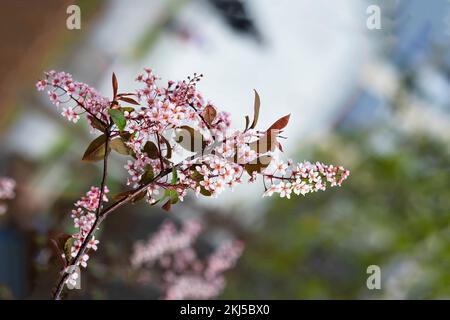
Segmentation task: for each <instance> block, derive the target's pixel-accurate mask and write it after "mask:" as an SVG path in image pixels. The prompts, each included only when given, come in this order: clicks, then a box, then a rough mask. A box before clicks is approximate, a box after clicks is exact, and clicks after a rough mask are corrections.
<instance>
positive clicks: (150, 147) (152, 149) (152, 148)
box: [144, 141, 159, 159]
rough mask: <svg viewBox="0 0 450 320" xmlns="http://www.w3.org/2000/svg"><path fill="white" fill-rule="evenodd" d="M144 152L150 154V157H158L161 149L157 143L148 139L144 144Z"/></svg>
mask: <svg viewBox="0 0 450 320" xmlns="http://www.w3.org/2000/svg"><path fill="white" fill-rule="evenodd" d="M144 152H145V153H146V154H147V155H148V156H149V158H150V159H158V158H159V151H158V147H157V146H156V144H154V143H153V142H151V141H147V142H146V143H145V145H144Z"/></svg>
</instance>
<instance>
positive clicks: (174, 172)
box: [172, 167, 178, 186]
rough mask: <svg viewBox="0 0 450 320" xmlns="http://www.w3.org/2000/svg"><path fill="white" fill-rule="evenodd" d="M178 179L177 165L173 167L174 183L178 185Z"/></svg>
mask: <svg viewBox="0 0 450 320" xmlns="http://www.w3.org/2000/svg"><path fill="white" fill-rule="evenodd" d="M177 181H178V174H177V169H176V168H175V167H173V168H172V185H173V186H174V185H176V184H177Z"/></svg>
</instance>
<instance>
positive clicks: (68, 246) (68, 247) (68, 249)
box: [64, 237, 75, 265]
mask: <svg viewBox="0 0 450 320" xmlns="http://www.w3.org/2000/svg"><path fill="white" fill-rule="evenodd" d="M74 240H75V239H74V238H72V237H69V238H67V240H66V242H65V243H64V257H65V258H66V262H67V264H68V265H69V264H70V261H71V260H72V246H73V242H74Z"/></svg>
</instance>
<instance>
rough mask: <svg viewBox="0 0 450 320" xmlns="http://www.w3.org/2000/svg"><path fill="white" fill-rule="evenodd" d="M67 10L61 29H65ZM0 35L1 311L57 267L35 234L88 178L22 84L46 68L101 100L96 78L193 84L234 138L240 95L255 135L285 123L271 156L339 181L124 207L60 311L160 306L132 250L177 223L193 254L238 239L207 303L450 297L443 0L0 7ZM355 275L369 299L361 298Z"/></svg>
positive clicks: (74, 138) (60, 228) (65, 136)
mask: <svg viewBox="0 0 450 320" xmlns="http://www.w3.org/2000/svg"><path fill="white" fill-rule="evenodd" d="M72 4H76V5H78V6H79V8H80V9H81V10H80V11H81V29H79V30H69V29H68V28H67V26H66V20H67V19H68V17H69V16H70V14H68V13H67V12H66V10H67V7H68V6H69V5H72ZM377 8H378V9H379V14H380V18H381V20H380V28H376V26H375V28H373V24H371V22H370V21H372V22H373V20H371V19H373V18H374V14H376V13H377ZM0 35H1V39H2V41H1V44H0V46H1V50H0V74H1V77H0V97H1V99H0V146H1V149H0V176H4V177H11V178H13V179H14V180H15V181H16V184H17V186H16V190H15V193H16V196H15V198H14V199H13V200H8V201H7V206H8V210H7V212H5V213H3V214H2V215H0V298H1V299H30V298H31V299H33V298H39V299H47V298H50V296H51V290H52V288H53V286H54V285H55V283H56V279H57V277H58V272H59V271H60V268H61V266H60V264H59V261H58V258H57V257H56V256H55V254H54V251H53V248H52V245H51V241H50V239H52V238H55V237H56V235H58V234H60V233H62V232H66V233H70V232H71V230H72V229H71V228H72V221H71V219H70V211H71V209H72V206H73V203H74V202H75V201H76V200H77V199H78V198H80V196H81V195H83V194H84V193H85V192H86V191H87V190H88V188H89V186H91V185H97V184H98V182H99V181H100V175H101V171H100V169H101V168H100V166H97V165H94V164H85V163H82V162H81V156H82V154H83V152H84V149H85V147H86V145H87V143H88V142H89V141H90V140H92V136H91V135H90V133H89V130H88V129H87V125H86V124H79V125H76V126H75V125H72V124H70V123H68V122H66V121H65V120H64V119H63V118H62V117H60V115H59V114H58V111H57V110H56V109H55V108H54V107H53V106H52V105H51V104H50V103H49V102H48V100H47V97H46V96H45V95H42V94H39V93H38V92H36V90H35V82H36V81H37V80H38V79H40V77H41V76H42V72H43V71H44V70H49V69H56V70H64V71H67V72H70V73H71V74H73V76H74V79H76V80H78V81H82V82H86V83H88V84H90V85H92V86H94V87H96V88H98V89H99V91H100V92H102V93H103V94H104V95H106V96H109V95H110V94H111V85H110V79H111V73H112V72H113V71H114V72H115V73H116V75H117V77H118V79H119V83H120V87H121V89H123V91H129V90H133V89H134V78H135V76H136V74H137V73H138V72H140V71H141V69H142V67H144V66H146V67H150V68H153V69H154V70H155V72H156V74H158V75H160V76H161V77H162V78H163V79H164V81H166V80H168V79H184V78H186V76H188V75H191V74H193V73H194V72H198V73H203V74H204V75H205V77H204V79H203V80H202V81H201V83H200V85H199V86H200V90H201V91H202V92H203V94H204V95H205V96H206V97H207V98H208V99H210V100H212V101H214V103H215V104H216V105H217V106H218V107H219V108H221V109H222V110H226V111H229V112H231V114H232V120H233V124H234V127H237V128H238V127H239V128H240V127H242V126H243V123H244V120H243V116H244V115H245V114H249V113H251V110H252V103H253V101H252V100H253V93H252V90H253V89H254V88H255V89H257V90H258V92H259V93H260V96H261V101H262V102H261V117H260V126H261V127H262V128H264V127H267V126H268V125H270V124H271V122H272V120H274V119H276V118H278V117H281V116H283V115H285V114H287V113H291V121H290V124H289V126H288V128H287V130H286V132H285V135H286V136H288V140H287V142H286V143H285V146H284V149H285V151H286V153H287V155H288V156H289V157H291V158H293V159H297V160H299V161H303V160H313V161H316V160H317V161H321V162H324V163H335V164H340V165H343V166H344V167H346V168H348V169H349V170H350V171H351V175H350V178H349V179H348V181H346V183H344V185H343V187H341V188H335V189H331V190H327V192H321V193H315V194H311V195H308V196H306V197H295V198H293V199H291V200H290V201H286V200H284V199H276V198H275V197H273V198H271V199H267V198H264V199H262V198H261V192H262V190H261V186H260V185H258V186H254V185H252V186H249V187H239V188H238V189H237V190H235V192H228V191H227V192H225V193H224V194H223V195H222V196H221V197H220V198H219V199H212V200H210V199H207V200H204V199H196V198H195V197H193V196H191V197H188V199H186V200H185V202H184V203H183V204H182V205H180V206H177V207H175V208H174V210H173V211H172V212H171V213H169V214H167V213H164V212H163V211H162V210H161V209H160V208H156V207H150V206H149V205H147V204H145V203H141V204H137V205H133V206H127V207H124V208H122V209H121V210H120V211H118V212H117V213H116V214H113V215H112V216H111V217H110V218H109V219H108V221H107V222H106V223H105V224H104V225H103V227H102V229H101V230H100V232H99V239H100V241H101V243H100V248H99V251H97V252H96V253H95V254H93V255H92V257H91V258H92V260H91V261H90V265H89V268H88V270H87V271H86V272H84V273H83V274H82V289H83V290H72V291H70V292H69V293H68V295H67V297H68V298H72V299H75V298H77V299H158V298H160V297H161V289H160V288H158V286H156V285H154V283H152V281H150V282H149V283H142V281H137V279H136V277H134V276H130V272H129V266H130V256H131V253H132V247H133V243H135V242H136V241H138V240H143V239H147V238H148V237H149V236H151V235H152V234H153V233H154V232H155V231H156V230H157V229H158V228H159V226H160V225H161V223H162V222H164V221H167V220H172V221H175V223H180V222H181V221H185V220H187V219H192V218H195V219H198V220H200V221H201V222H202V224H203V225H204V229H205V232H204V233H202V235H201V237H200V239H199V242H200V245H199V247H200V249H199V250H200V251H201V252H208V250H210V248H213V247H214V246H215V245H217V244H218V243H220V242H222V241H225V240H224V239H239V240H241V241H243V242H244V243H245V250H244V252H243V255H242V258H241V259H240V260H239V262H238V263H237V265H236V266H235V268H233V269H232V270H230V271H228V272H227V273H226V279H227V283H226V287H225V289H224V290H223V292H222V293H221V294H220V295H219V296H218V298H229V299H313V298H315V299H327V298H333V299H349V298H352V299H448V298H450V272H449V270H450V139H449V138H450V51H449V45H450V41H449V40H450V3H449V2H448V1H445V0H430V1H420V0H404V1H402V0H398V1H387V0H386V1H381V0H371V1H360V0H352V1H348V0H339V1H326V0H315V1H307V0H298V1H287V0H279V1H271V0H246V1H244V0H242V1H241V0H133V1H120V0H111V1H99V0H95V1H88V0H83V1H66V0H64V1H56V0H42V1H2V3H1V4H0ZM124 161H125V160H124V158H121V157H120V156H116V155H115V156H114V157H113V158H112V161H111V170H110V172H111V175H110V177H109V179H108V186H109V187H110V189H111V193H112V194H114V193H117V192H120V191H121V190H124V188H125V186H124V181H125V177H126V171H125V170H124V169H123V165H124ZM72 231H73V230H72ZM369 265H378V266H380V268H381V290H369V289H368V288H367V286H366V279H367V277H368V276H369V275H368V274H367V273H366V269H367V267H368V266H369Z"/></svg>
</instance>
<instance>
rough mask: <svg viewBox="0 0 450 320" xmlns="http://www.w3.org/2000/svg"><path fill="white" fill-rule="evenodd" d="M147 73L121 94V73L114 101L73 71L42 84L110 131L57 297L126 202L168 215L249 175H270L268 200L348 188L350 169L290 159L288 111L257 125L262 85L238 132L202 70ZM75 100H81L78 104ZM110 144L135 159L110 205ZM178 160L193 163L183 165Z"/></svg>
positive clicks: (100, 141) (67, 244)
mask: <svg viewBox="0 0 450 320" xmlns="http://www.w3.org/2000/svg"><path fill="white" fill-rule="evenodd" d="M144 70H145V72H144V73H143V74H140V75H138V76H137V78H136V81H137V82H138V83H140V84H141V85H142V86H143V88H141V89H138V90H136V92H135V93H119V92H118V82H117V78H116V76H115V74H113V76H112V87H113V98H112V99H111V100H110V99H108V98H105V97H103V96H101V95H100V94H99V93H98V92H97V91H96V90H95V89H93V88H91V87H89V86H88V85H86V84H84V83H80V82H77V81H74V80H73V79H72V77H71V75H70V74H67V73H65V72H59V73H58V72H55V71H50V72H47V73H45V78H44V79H43V80H40V81H39V82H38V83H37V84H36V86H37V88H38V90H44V89H46V88H49V90H48V91H47V93H48V96H49V97H50V100H51V101H52V102H53V103H54V104H55V105H56V106H57V107H59V106H60V105H64V107H63V111H62V115H63V116H64V117H66V118H67V119H68V120H69V121H72V122H74V123H76V122H77V121H78V120H79V118H80V116H81V115H83V114H85V115H86V118H87V120H88V122H89V124H90V126H91V129H92V131H93V132H100V133H101V135H100V136H98V137H97V138H96V139H94V140H93V141H92V142H91V143H90V145H89V146H88V148H87V149H86V151H85V153H84V155H83V160H84V161H88V162H94V161H103V175H102V180H101V183H100V188H96V187H92V188H91V190H90V191H89V192H88V193H87V194H86V197H82V198H81V200H79V201H78V202H77V203H75V206H76V207H77V208H76V209H75V210H72V218H73V219H74V224H75V227H76V228H79V232H78V233H76V234H73V235H71V236H67V237H66V238H65V239H64V240H65V241H63V245H62V248H61V251H62V252H63V254H62V255H63V257H65V261H66V266H65V269H64V274H63V276H62V278H61V280H60V282H59V283H58V286H57V290H56V292H55V296H54V297H55V298H56V299H59V298H60V296H61V293H62V292H63V289H64V285H65V284H66V283H68V282H70V281H72V280H74V279H72V278H71V276H74V275H73V273H70V272H68V270H69V269H70V267H73V266H78V265H81V266H83V267H86V265H87V263H86V262H87V260H88V258H89V256H88V255H87V254H86V253H87V251H88V250H89V249H93V250H96V249H97V244H98V240H96V239H95V238H94V233H95V230H97V229H98V228H99V226H100V224H101V223H102V222H103V221H104V219H105V218H106V217H107V216H108V215H109V214H110V213H111V212H113V211H115V210H116V209H118V208H120V207H121V206H123V205H124V204H126V203H129V202H131V203H134V202H136V201H139V200H141V199H143V198H146V200H147V202H148V203H149V204H151V205H156V204H157V203H159V202H163V205H162V208H163V209H164V210H167V211H169V210H170V208H171V206H172V205H175V204H177V203H178V202H179V201H183V199H184V197H185V195H186V194H187V192H188V191H189V190H192V191H194V192H195V194H196V195H197V196H199V195H203V196H207V197H217V196H218V195H219V194H220V193H221V192H222V191H223V190H224V189H225V188H231V189H233V187H234V186H235V185H237V184H241V183H243V182H244V180H243V179H244V177H248V182H249V183H253V182H255V181H256V180H257V177H261V178H262V182H263V186H264V190H265V192H264V194H263V196H271V195H272V194H274V193H278V194H279V195H280V197H286V198H290V197H291V194H292V193H294V194H297V195H299V194H302V195H305V194H307V193H310V192H315V191H319V190H325V189H326V187H327V186H331V187H333V186H340V185H341V183H342V182H343V181H344V180H345V179H346V178H347V177H348V175H349V171H348V170H346V169H344V168H343V167H341V166H336V167H335V166H332V165H325V164H322V163H319V162H317V163H315V164H312V163H310V162H303V163H298V164H294V163H293V162H292V161H291V160H288V161H287V162H286V163H285V162H284V161H283V160H281V159H280V157H281V154H282V145H281V143H280V142H279V138H281V133H282V132H283V130H284V128H285V127H286V126H287V124H288V122H289V115H287V116H284V117H281V118H280V119H278V120H277V121H275V122H274V123H273V124H272V125H271V126H270V127H269V128H268V129H267V130H265V131H260V130H257V129H256V125H257V121H258V117H259V110H260V98H259V95H258V93H257V92H256V91H255V99H254V116H253V120H252V121H250V117H249V116H246V117H245V122H246V123H245V128H244V129H243V130H235V131H232V132H230V126H231V122H230V117H229V114H228V113H227V112H224V111H218V110H217V108H216V107H215V106H214V105H213V104H212V103H211V102H207V101H205V100H204V98H203V96H202V95H201V94H200V92H199V91H198V90H197V83H198V82H199V81H200V78H201V77H202V75H200V76H197V75H196V74H194V77H193V78H188V80H189V81H179V82H176V83H175V82H174V81H169V82H168V83H167V86H165V87H162V86H158V85H157V81H158V80H159V78H158V77H156V76H155V75H154V74H153V72H152V70H151V69H144ZM66 96H68V98H67V97H66ZM64 97H66V98H67V99H66V100H65V99H64ZM71 101H75V105H70V104H69V102H71ZM111 150H114V151H115V152H117V153H119V154H121V155H124V156H128V157H131V160H128V161H127V164H126V165H125V169H126V170H127V171H128V173H129V175H130V177H129V178H128V181H127V184H128V185H131V186H132V188H133V189H131V190H128V191H124V192H122V193H120V194H117V195H115V196H113V199H114V200H115V202H114V203H113V204H111V205H110V206H109V207H106V208H103V207H102V204H103V202H105V201H108V199H107V197H106V193H107V192H108V190H107V187H106V178H107V165H108V156H109V153H110V151H111ZM186 153H187V154H188V155H187V156H186V155H185V154H186ZM176 156H182V158H181V159H183V158H184V160H182V161H179V162H177V161H175V160H174V159H175V157H176ZM268 184H269V186H268ZM160 191H163V192H162V193H161V194H160Z"/></svg>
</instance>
